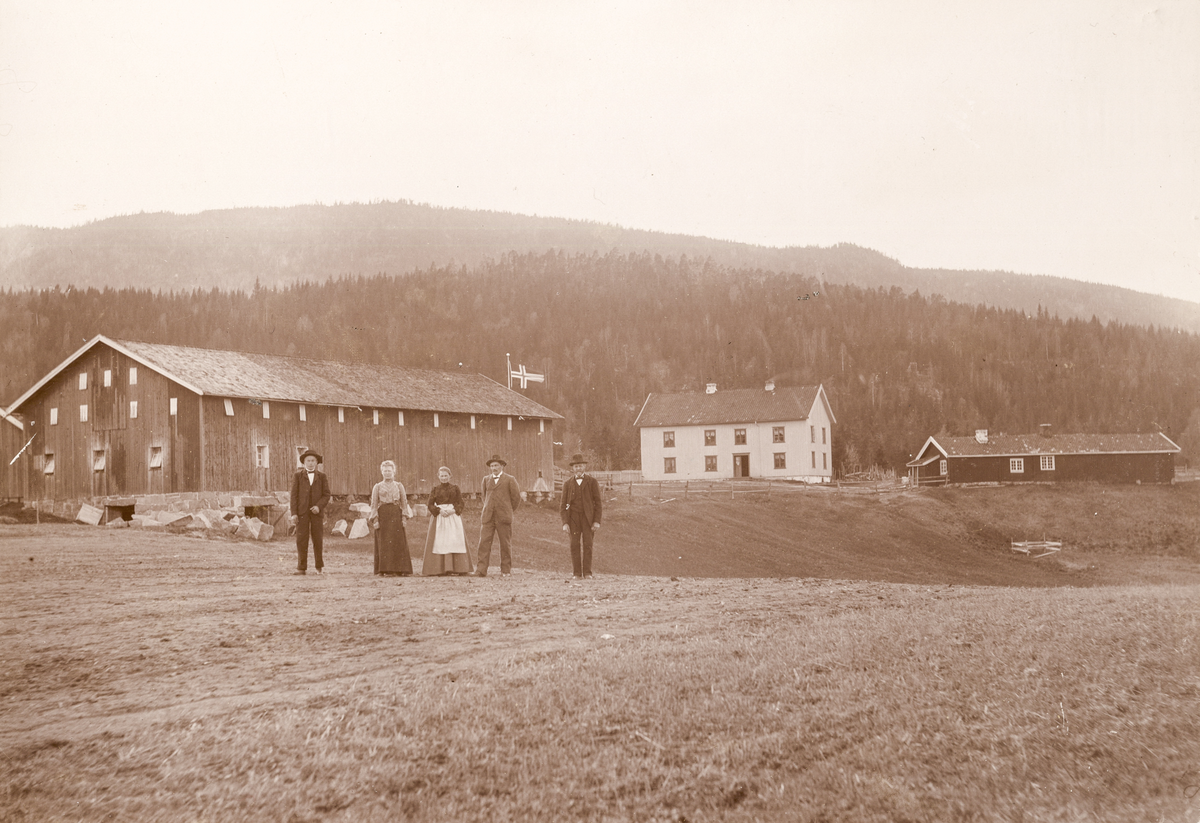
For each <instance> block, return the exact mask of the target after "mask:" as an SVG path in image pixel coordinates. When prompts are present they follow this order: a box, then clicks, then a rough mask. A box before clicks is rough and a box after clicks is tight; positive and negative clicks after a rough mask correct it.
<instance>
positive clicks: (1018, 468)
mask: <svg viewBox="0 0 1200 823" xmlns="http://www.w3.org/2000/svg"><path fill="white" fill-rule="evenodd" d="M1008 471H1009V474H1024V473H1025V458H1024V457H1011V458H1009V460H1008Z"/></svg>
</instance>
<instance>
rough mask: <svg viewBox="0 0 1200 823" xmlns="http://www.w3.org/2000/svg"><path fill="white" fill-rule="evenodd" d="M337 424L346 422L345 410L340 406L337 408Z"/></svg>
mask: <svg viewBox="0 0 1200 823" xmlns="http://www.w3.org/2000/svg"><path fill="white" fill-rule="evenodd" d="M338 422H339V423H345V422H346V409H345V408H343V407H342V406H338Z"/></svg>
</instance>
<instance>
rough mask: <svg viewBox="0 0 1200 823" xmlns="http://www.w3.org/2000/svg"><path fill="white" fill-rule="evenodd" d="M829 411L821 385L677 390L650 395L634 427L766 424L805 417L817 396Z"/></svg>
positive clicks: (804, 418)
mask: <svg viewBox="0 0 1200 823" xmlns="http://www.w3.org/2000/svg"><path fill="white" fill-rule="evenodd" d="M818 398H819V399H820V400H821V402H823V403H824V404H825V410H826V412H827V413H828V414H829V419H830V420H832V421H833V422H835V423H836V422H837V421H836V420H834V417H833V410H832V409H831V408H830V407H829V400H828V399H827V398H826V397H825V389H824V388H823V387H822V386H795V387H785V388H776V389H772V390H771V391H766V390H764V389H727V390H725V391H717V392H713V393H712V394H708V393H705V392H681V393H677V394H651V395H650V396H649V397H647V398H646V402H645V404H643V406H642V411H641V413H640V414H639V415H638V417H637V420H636V421H634V424H633V425H634V426H637V427H643V426H707V425H717V424H721V423H766V422H780V421H784V420H806V419H808V415H809V413H810V412H811V411H812V407H813V405H814V404H815V403H816V402H817V399H818Z"/></svg>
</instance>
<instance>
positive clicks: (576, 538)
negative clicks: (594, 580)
mask: <svg viewBox="0 0 1200 823" xmlns="http://www.w3.org/2000/svg"><path fill="white" fill-rule="evenodd" d="M586 471H587V460H586V459H585V458H584V456H583V455H582V454H574V455H572V456H571V473H572V474H573V475H574V476H573V477H571V478H570V479H569V480H567V482H565V483H563V493H562V502H561V503H560V504H559V513H560V514H561V515H562V522H563V531H565V532H570V533H571V569H572V571H573V572H574V574H575V579H576V580H582V579H584V578H585V577H591V576H592V537H593V536H594V533H595V531H596V530H597V529H598V528H600V516H601V512H602V510H603V504H602V503H601V499H600V484H599V483H598V482H596V478H594V477H592V476H591V475H590V474H585V473H584V472H586ZM581 543H582V544H583V545H582V549H583V551H582V553H581V552H580V548H581V546H580V544H581Z"/></svg>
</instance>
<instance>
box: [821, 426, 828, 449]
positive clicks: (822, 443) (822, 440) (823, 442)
mask: <svg viewBox="0 0 1200 823" xmlns="http://www.w3.org/2000/svg"><path fill="white" fill-rule="evenodd" d="M828 442H829V441H828V440H826V439H825V427H824V426H822V427H821V445H822V446H824V445H825V444H826V443H828Z"/></svg>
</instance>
